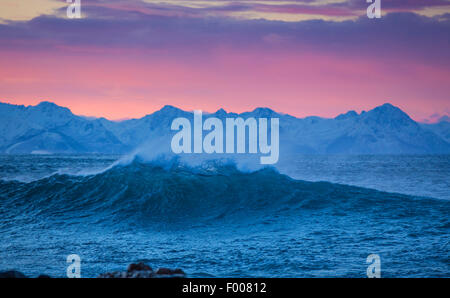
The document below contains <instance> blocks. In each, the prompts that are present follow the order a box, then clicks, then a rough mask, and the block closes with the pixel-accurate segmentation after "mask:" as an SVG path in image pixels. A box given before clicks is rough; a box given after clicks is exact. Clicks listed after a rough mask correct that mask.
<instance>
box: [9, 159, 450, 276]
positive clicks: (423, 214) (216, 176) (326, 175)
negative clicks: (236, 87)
mask: <svg viewBox="0 0 450 298" xmlns="http://www.w3.org/2000/svg"><path fill="white" fill-rule="evenodd" d="M119 158H120V156H112V155H2V156H0V240H1V241H0V270H7V269H16V270H19V271H22V272H23V273H25V274H27V275H29V276H37V275H39V274H48V275H51V276H54V277H64V276H65V274H66V268H67V266H68V264H67V263H66V257H67V256H68V255H70V254H78V255H79V256H80V258H81V275H82V277H95V276H97V275H98V274H100V273H103V272H106V271H115V270H124V269H125V268H126V266H127V265H128V264H129V263H131V262H136V261H144V262H146V263H148V264H149V265H151V266H153V267H170V268H174V267H179V268H182V269H183V270H184V271H186V273H187V274H188V276H190V277H365V276H366V269H367V266H368V264H366V258H367V256H368V255H370V254H378V255H379V256H380V260H381V276H382V277H450V258H449V256H450V255H449V249H450V248H449V245H448V242H449V236H450V233H449V232H450V220H449V215H450V200H449V199H450V188H449V186H450V185H449V183H450V179H448V177H450V156H449V155H443V156H425V155H420V156H419V155H417V156H329V155H327V156H320V155H317V156H304V155H298V156H292V157H290V158H289V162H284V163H283V162H280V163H279V165H278V167H277V169H272V168H263V169H260V170H255V171H246V172H242V171H240V170H239V169H238V168H236V167H235V166H233V165H232V164H213V165H212V166H211V165H209V166H208V167H207V168H195V167H189V166H186V165H180V164H176V163H174V164H170V165H168V166H162V165H161V164H154V163H151V162H145V161H142V160H139V159H135V160H133V161H132V162H129V163H126V164H118V165H113V164H114V163H115V161H116V160H118V159H119Z"/></svg>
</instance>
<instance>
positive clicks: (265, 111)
mask: <svg viewBox="0 0 450 298" xmlns="http://www.w3.org/2000/svg"><path fill="white" fill-rule="evenodd" d="M252 114H255V116H258V117H266V118H267V117H273V116H277V115H278V114H277V113H276V112H275V111H274V110H272V109H269V108H256V109H254V110H253V112H252Z"/></svg>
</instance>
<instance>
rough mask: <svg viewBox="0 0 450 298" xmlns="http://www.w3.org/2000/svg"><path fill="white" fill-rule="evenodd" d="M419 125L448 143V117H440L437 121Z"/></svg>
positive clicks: (449, 128)
mask: <svg viewBox="0 0 450 298" xmlns="http://www.w3.org/2000/svg"><path fill="white" fill-rule="evenodd" d="M421 126H422V127H423V128H425V129H426V130H429V131H431V132H433V133H435V134H436V135H438V136H440V137H441V138H442V139H444V140H446V141H447V142H448V143H450V121H449V119H448V117H442V118H441V120H440V121H439V122H438V123H434V124H421Z"/></svg>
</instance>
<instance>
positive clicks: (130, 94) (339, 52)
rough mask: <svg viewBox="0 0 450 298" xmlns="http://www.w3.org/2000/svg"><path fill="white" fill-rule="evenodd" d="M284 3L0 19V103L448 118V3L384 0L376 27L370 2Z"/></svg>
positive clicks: (101, 7) (106, 8) (47, 0)
mask: <svg viewBox="0 0 450 298" xmlns="http://www.w3.org/2000/svg"><path fill="white" fill-rule="evenodd" d="M275 2H276V3H275ZM284 2H285V3H283V2H281V1H279V2H277V1H208V3H209V4H206V2H204V1H161V2H155V1H140V0H133V1H115V0H114V1H113V0H111V1H99V0H96V1H89V3H87V1H86V4H85V2H82V5H83V6H82V12H83V18H81V19H68V18H66V17H64V15H65V9H66V6H65V5H64V3H63V5H61V1H52V0H39V1H36V4H35V5H36V6H35V7H34V8H35V9H32V8H33V7H31V8H29V10H28V12H27V13H23V14H22V16H18V15H13V13H12V12H10V14H9V15H8V14H7V13H6V12H7V11H14V10H12V9H10V10H4V12H3V13H2V15H0V19H2V20H1V22H0V102H7V103H12V104H21V105H35V104H37V103H39V102H41V101H44V100H47V101H52V102H54V103H56V104H58V105H61V106H65V107H68V108H70V109H71V110H72V112H73V113H75V114H78V115H85V116H96V117H106V118H108V119H124V118H138V117H142V116H144V115H147V114H150V113H152V112H154V111H156V110H159V109H160V108H161V107H163V106H164V105H173V106H176V107H179V108H181V109H184V110H194V109H201V110H204V111H208V112H214V111H216V110H218V109H220V108H224V109H225V110H227V111H231V112H244V111H249V110H253V109H254V108H256V107H269V108H271V109H273V110H275V111H277V112H281V113H287V114H290V115H293V116H297V117H305V116H310V115H315V116H322V117H335V116H337V115H339V114H341V113H345V112H347V111H348V110H356V111H357V112H360V111H362V110H369V109H372V108H374V107H376V106H379V105H381V104H383V103H386V102H389V103H392V104H393V105H396V106H398V107H400V108H401V109H402V110H404V111H405V112H407V113H408V114H409V115H410V116H411V117H412V118H413V119H415V120H418V121H426V120H430V121H434V120H437V119H438V118H439V117H441V116H445V115H447V116H448V115H450V96H449V94H450V39H449V37H448V32H449V30H450V9H449V8H450V5H449V4H450V3H449V1H446V0H433V1H415V0H408V1H396V0H392V1H388V0H385V1H384V2H383V3H385V11H384V14H383V17H382V18H381V19H378V20H370V19H368V18H367V17H366V16H365V7H366V5H367V4H366V3H365V0H364V1H355V0H342V1H318V0H317V1H284ZM11 3H12V2H11V1H9V0H0V5H5V7H7V6H8V5H11ZM39 3H40V4H41V6H39V5H38V4H39ZM423 3H425V4H423ZM38 7H41V8H42V10H40V9H38ZM43 8H45V9H43ZM267 14H269V15H271V17H265V15H267ZM275 15H278V17H277V19H276V20H273V18H272V17H274V16H275ZM292 15H295V17H296V18H298V19H301V21H296V20H292ZM244 16H248V17H244ZM250 16H251V17H250ZM255 16H258V17H255ZM312 16H314V17H312ZM430 117H431V118H430Z"/></svg>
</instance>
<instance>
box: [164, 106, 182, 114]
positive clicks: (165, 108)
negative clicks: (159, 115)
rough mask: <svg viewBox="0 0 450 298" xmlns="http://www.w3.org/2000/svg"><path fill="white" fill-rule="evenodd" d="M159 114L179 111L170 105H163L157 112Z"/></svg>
mask: <svg viewBox="0 0 450 298" xmlns="http://www.w3.org/2000/svg"><path fill="white" fill-rule="evenodd" d="M159 111H160V112H166V113H167V112H175V111H180V109H179V108H177V107H174V106H171V105H165V106H164V107H162V109H161V110H159Z"/></svg>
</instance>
